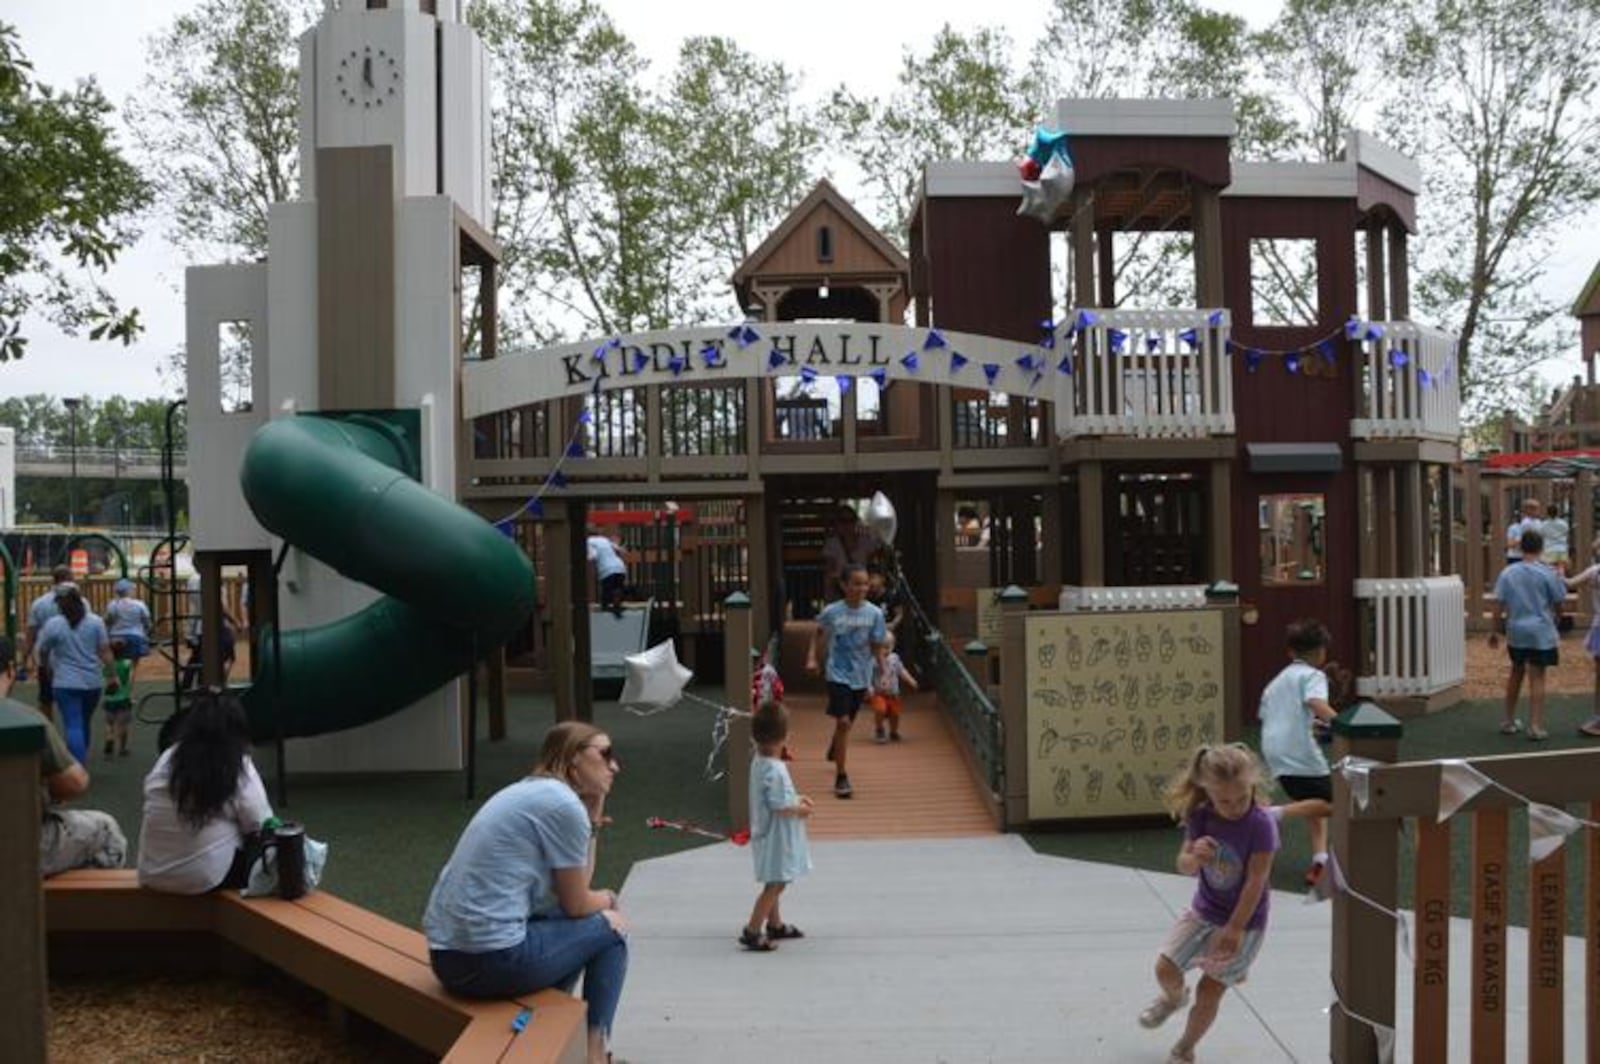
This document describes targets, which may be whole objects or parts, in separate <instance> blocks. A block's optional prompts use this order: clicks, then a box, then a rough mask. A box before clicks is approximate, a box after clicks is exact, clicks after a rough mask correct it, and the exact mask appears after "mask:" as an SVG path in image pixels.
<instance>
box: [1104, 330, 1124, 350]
mask: <svg viewBox="0 0 1600 1064" xmlns="http://www.w3.org/2000/svg"><path fill="white" fill-rule="evenodd" d="M1106 339H1107V340H1109V341H1111V353H1112V354H1113V355H1120V354H1122V345H1123V344H1125V343H1127V342H1128V334H1127V333H1125V332H1123V331H1122V330H1121V329H1107V330H1106Z"/></svg>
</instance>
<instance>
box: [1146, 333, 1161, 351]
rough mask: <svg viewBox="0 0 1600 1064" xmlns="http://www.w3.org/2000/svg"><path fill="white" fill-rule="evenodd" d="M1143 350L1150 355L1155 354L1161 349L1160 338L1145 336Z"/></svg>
mask: <svg viewBox="0 0 1600 1064" xmlns="http://www.w3.org/2000/svg"><path fill="white" fill-rule="evenodd" d="M1144 349H1145V350H1146V351H1148V352H1150V353H1151V354H1152V355H1153V354H1155V353H1156V352H1157V351H1159V350H1160V349H1161V337H1160V336H1146V337H1145V338H1144Z"/></svg>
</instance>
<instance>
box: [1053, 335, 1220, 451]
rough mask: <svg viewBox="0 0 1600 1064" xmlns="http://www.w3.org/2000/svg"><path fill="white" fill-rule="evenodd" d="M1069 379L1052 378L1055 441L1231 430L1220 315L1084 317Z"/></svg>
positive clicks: (1196, 434) (1060, 375)
mask: <svg viewBox="0 0 1600 1064" xmlns="http://www.w3.org/2000/svg"><path fill="white" fill-rule="evenodd" d="M1074 321H1077V322H1081V323H1083V324H1082V325H1081V327H1080V328H1079V329H1078V331H1077V335H1076V337H1075V340H1074V341H1073V344H1074V347H1073V350H1072V357H1073V360H1074V364H1073V366H1072V372H1071V373H1057V374H1056V431H1057V433H1058V434H1059V435H1061V436H1062V437H1064V438H1065V437H1073V436H1137V437H1182V438H1198V437H1204V436H1227V435H1232V434H1233V431H1234V418H1233V371H1232V368H1231V367H1230V365H1229V364H1228V331H1229V326H1228V312H1227V311H1225V310H1217V311H1207V310H1187V309H1186V310H1087V311H1079V312H1077V313H1076V314H1075V316H1074Z"/></svg>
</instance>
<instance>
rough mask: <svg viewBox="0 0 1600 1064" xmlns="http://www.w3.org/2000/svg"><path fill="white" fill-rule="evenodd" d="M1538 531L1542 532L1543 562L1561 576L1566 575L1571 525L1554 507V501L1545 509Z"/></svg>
mask: <svg viewBox="0 0 1600 1064" xmlns="http://www.w3.org/2000/svg"><path fill="white" fill-rule="evenodd" d="M1540 531H1542V532H1543V533H1544V563H1545V564H1546V565H1548V566H1550V568H1552V569H1554V570H1555V571H1556V572H1558V573H1560V574H1561V575H1562V576H1563V577H1564V576H1566V575H1567V553H1568V549H1569V548H1568V546H1567V541H1568V540H1569V539H1570V538H1571V536H1572V526H1571V525H1569V524H1567V520H1566V518H1564V517H1562V516H1561V511H1560V510H1558V509H1556V504H1555V503H1551V504H1550V505H1549V506H1548V507H1547V508H1546V509H1545V519H1544V524H1543V525H1542V526H1541V529H1540Z"/></svg>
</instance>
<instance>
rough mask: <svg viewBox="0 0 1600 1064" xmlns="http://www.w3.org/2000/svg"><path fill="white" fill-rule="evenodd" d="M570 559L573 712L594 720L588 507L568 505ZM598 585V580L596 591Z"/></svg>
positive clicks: (591, 721)
mask: <svg viewBox="0 0 1600 1064" xmlns="http://www.w3.org/2000/svg"><path fill="white" fill-rule="evenodd" d="M567 538H568V542H569V543H570V546H569V547H568V548H567V552H568V553H567V558H568V561H569V564H570V565H571V566H572V576H571V579H570V582H569V584H568V586H569V587H571V588H572V597H571V598H570V599H569V600H568V601H569V606H570V608H569V609H568V610H567V612H568V614H569V615H571V617H572V675H571V680H572V694H573V698H572V709H573V713H574V714H575V716H576V717H577V719H578V720H581V721H588V722H590V723H593V721H594V648H593V647H592V646H590V640H589V595H588V594H587V593H586V589H587V588H588V587H589V575H590V568H589V507H588V506H587V505H586V504H585V503H583V502H576V501H575V502H570V503H568V504H567ZM598 587H599V583H598V580H597V581H596V590H598Z"/></svg>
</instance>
